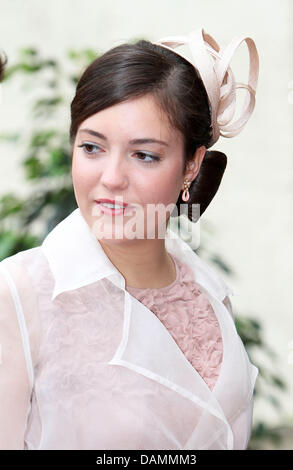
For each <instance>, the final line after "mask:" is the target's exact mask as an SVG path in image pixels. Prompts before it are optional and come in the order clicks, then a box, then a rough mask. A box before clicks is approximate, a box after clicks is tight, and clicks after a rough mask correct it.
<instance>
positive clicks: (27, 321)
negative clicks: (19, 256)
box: [0, 260, 38, 450]
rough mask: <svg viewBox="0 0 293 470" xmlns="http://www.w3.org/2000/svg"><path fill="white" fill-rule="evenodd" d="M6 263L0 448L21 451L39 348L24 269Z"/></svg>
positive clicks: (0, 327)
mask: <svg viewBox="0 0 293 470" xmlns="http://www.w3.org/2000/svg"><path fill="white" fill-rule="evenodd" d="M5 261H6V260H4V261H2V262H1V263H0V449H2V450H4V449H5V450H8V449H16V450H20V449H24V434H25V429H26V423H27V418H28V415H29V412H30V408H31V392H32V387H33V380H34V375H33V360H32V357H36V353H37V347H38V346H37V341H36V339H37V338H36V331H37V330H36V327H37V325H36V323H35V318H36V316H35V314H36V308H35V304H34V302H33V301H32V299H33V296H31V291H29V290H28V289H29V281H28V278H27V276H26V273H25V272H24V271H23V268H22V267H21V266H18V265H17V264H15V263H11V262H10V263H6V262H5ZM28 309H29V310H28ZM24 311H26V315H27V316H25V314H24ZM31 345H32V347H31ZM32 352H33V356H32Z"/></svg>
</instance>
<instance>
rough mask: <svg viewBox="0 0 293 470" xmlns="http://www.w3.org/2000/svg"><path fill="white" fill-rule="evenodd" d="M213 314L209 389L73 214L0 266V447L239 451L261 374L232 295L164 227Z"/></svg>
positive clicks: (78, 216)
mask: <svg viewBox="0 0 293 470" xmlns="http://www.w3.org/2000/svg"><path fill="white" fill-rule="evenodd" d="M166 248H167V250H168V252H169V253H170V254H173V255H174V256H176V257H177V258H179V259H180V260H182V262H184V263H187V264H188V265H189V266H190V267H191V269H192V272H193V273H194V279H195V281H196V283H197V284H198V285H199V286H200V288H201V290H202V292H205V294H206V296H207V297H208V299H209V302H210V304H211V306H212V308H213V310H214V312H215V314H216V316H217V320H218V322H219V325H220V329H221V334H222V344H223V360H222V364H221V369H220V374H219V377H218V379H217V382H216V384H215V386H214V387H213V389H212V390H210V389H209V387H208V386H207V384H206V383H205V381H204V380H203V379H202V377H201V376H200V374H199V373H198V372H197V371H196V370H195V368H194V367H193V366H192V365H191V363H190V362H189V361H188V360H187V358H186V357H185V355H184V354H183V352H182V351H181V349H180V348H179V347H178V345H177V344H176V342H175V341H174V339H173V338H172V336H171V335H170V333H169V332H168V330H167V329H166V328H165V326H164V325H163V324H162V322H161V321H160V320H159V319H158V318H157V317H156V315H154V314H153V312H151V311H150V310H149V309H148V308H147V307H146V306H145V305H143V304H142V303H141V302H139V301H138V300H137V299H136V298H135V297H133V296H132V295H131V294H130V293H129V292H127V290H126V289H125V279H124V277H123V276H122V275H121V273H120V272H119V271H118V270H117V269H116V267H115V266H114V265H113V264H112V263H111V261H110V260H109V258H108V257H107V256H106V254H105V252H104V251H103V249H102V247H101V245H100V243H99V242H98V241H97V239H96V238H95V237H94V235H93V233H92V232H91V230H90V228H89V227H88V225H87V223H86V222H85V220H84V218H83V217H82V215H81V213H80V210H79V209H76V210H74V211H73V212H72V213H71V214H70V215H69V216H68V217H67V218H65V219H64V220H63V221H62V222H61V223H59V224H58V225H57V226H56V227H55V228H54V229H53V230H52V231H51V232H50V233H49V234H48V235H47V237H46V238H45V240H44V241H43V243H42V245H41V246H38V247H36V248H32V249H29V250H25V251H21V252H19V253H17V254H16V255H13V256H11V257H9V258H6V259H5V260H3V261H2V262H1V263H0V353H1V356H0V448H1V449H29V450H30V449H104V450H109V449H160V450H164V449H191V450H196V449H245V448H247V444H248V441H249V438H250V433H251V425H252V412H253V390H254V386H255V381H256V378H257V375H258V368H257V367H256V366H255V365H253V364H252V363H251V362H250V360H249V358H248V355H247V353H246V350H245V348H244V345H243V343H242V341H241V339H240V337H239V335H238V334H237V331H236V328H235V324H234V319H233V313H232V307H231V302H230V299H229V296H230V294H233V293H234V292H233V291H232V290H231V289H230V287H228V286H227V284H226V283H225V282H224V281H223V280H222V279H221V278H220V276H219V275H218V274H217V273H216V272H215V271H214V270H213V269H212V268H211V267H210V266H209V265H208V264H207V263H206V262H204V261H203V260H202V259H201V258H200V257H199V256H198V255H197V254H196V253H195V252H194V251H193V250H192V249H191V248H190V247H189V245H188V244H187V243H185V242H184V241H183V240H182V239H180V238H179V237H178V236H177V235H176V234H174V232H172V230H170V228H168V229H167V233H166Z"/></svg>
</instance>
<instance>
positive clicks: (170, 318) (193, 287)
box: [127, 255, 223, 389]
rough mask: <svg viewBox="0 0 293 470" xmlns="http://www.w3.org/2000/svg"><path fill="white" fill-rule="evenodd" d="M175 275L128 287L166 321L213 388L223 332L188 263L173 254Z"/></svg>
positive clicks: (181, 346)
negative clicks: (160, 282) (159, 283)
mask: <svg viewBox="0 0 293 470" xmlns="http://www.w3.org/2000/svg"><path fill="white" fill-rule="evenodd" d="M172 258H173V260H174V263H175V266H176V273H177V275H176V279H175V281H174V282H172V284H169V285H168V286H166V287H162V288H159V289H149V288H148V289H140V288H136V287H130V286H128V287H127V290H128V292H129V293H130V294H131V295H132V296H133V297H135V298H136V299H137V300H139V301H140V302H141V303H143V304H144V305H145V306H146V307H148V308H149V309H150V310H151V311H152V312H153V313H154V314H155V315H156V316H157V317H158V318H159V320H160V321H161V322H162V323H163V324H164V326H165V327H166V328H167V329H168V331H169V333H170V334H171V335H172V337H173V339H174V340H175V342H176V343H177V345H178V346H179V348H180V349H181V350H182V352H183V353H184V354H185V356H186V358H187V359H188V360H189V362H190V363H191V364H192V365H193V367H194V368H195V369H196V370H197V372H198V373H199V374H200V375H201V377H202V378H203V379H204V381H205V382H206V384H207V385H208V386H209V388H210V389H213V387H214V385H215V383H216V381H217V378H218V375H219V371H220V367H221V363H222V357H223V349H222V336H221V331H220V326H219V323H218V320H217V317H216V315H215V313H214V311H213V308H212V306H211V304H210V302H209V301H208V299H207V296H206V295H205V294H204V293H203V292H202V291H201V290H200V287H199V286H198V284H196V282H195V281H194V277H193V273H192V271H191V269H190V268H189V266H188V265H186V264H183V263H182V262H180V260H179V259H178V258H177V257H175V256H173V255H172Z"/></svg>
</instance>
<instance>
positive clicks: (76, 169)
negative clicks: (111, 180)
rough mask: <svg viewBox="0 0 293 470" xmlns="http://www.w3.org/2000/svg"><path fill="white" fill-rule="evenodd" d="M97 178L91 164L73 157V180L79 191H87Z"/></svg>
mask: <svg viewBox="0 0 293 470" xmlns="http://www.w3.org/2000/svg"><path fill="white" fill-rule="evenodd" d="M96 179H97V175H96V173H95V172H94V171H93V170H92V168H91V167H90V165H87V164H85V163H82V162H81V161H78V159H75V158H73V162H72V181H73V185H74V187H75V190H76V191H77V192H83V191H87V190H88V189H89V188H91V186H93V185H94V184H95V181H96Z"/></svg>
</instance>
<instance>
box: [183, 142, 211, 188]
mask: <svg viewBox="0 0 293 470" xmlns="http://www.w3.org/2000/svg"><path fill="white" fill-rule="evenodd" d="M206 150H207V149H206V147H205V146H204V145H202V146H201V147H199V148H198V149H196V151H195V153H194V155H193V158H192V160H191V161H190V162H189V163H188V165H187V170H186V172H185V175H184V180H185V179H188V181H190V182H192V181H193V180H194V179H195V178H196V177H197V175H198V172H199V170H200V167H201V164H202V161H203V159H204V156H205V154H206Z"/></svg>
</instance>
